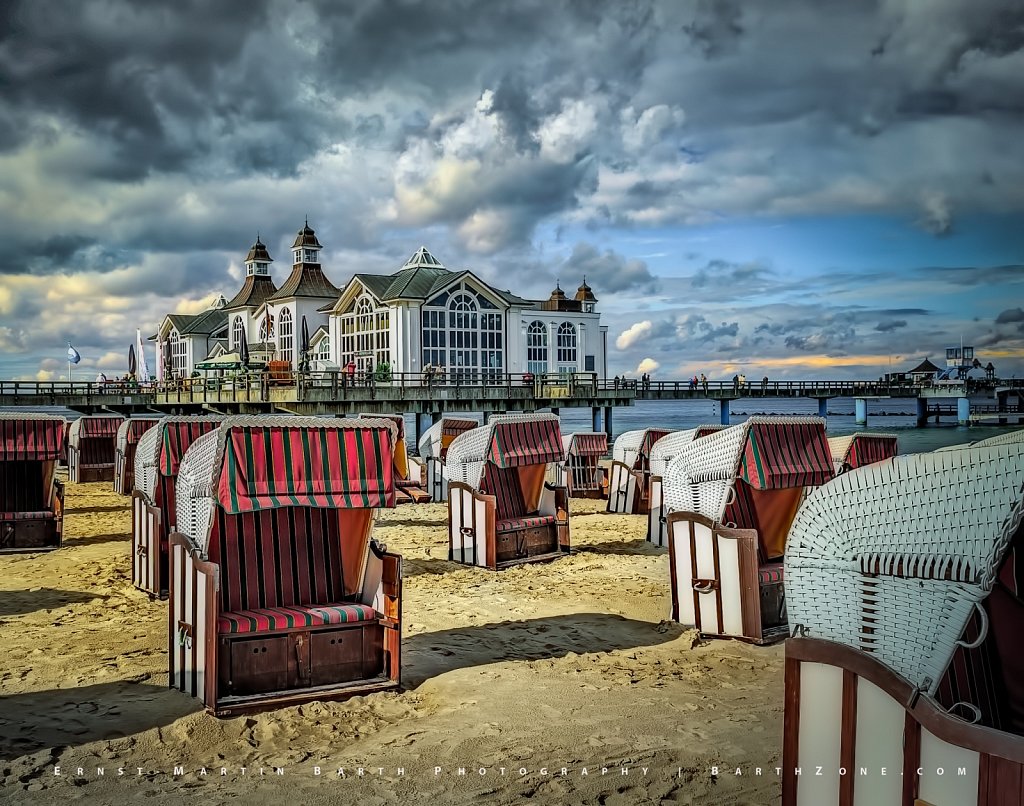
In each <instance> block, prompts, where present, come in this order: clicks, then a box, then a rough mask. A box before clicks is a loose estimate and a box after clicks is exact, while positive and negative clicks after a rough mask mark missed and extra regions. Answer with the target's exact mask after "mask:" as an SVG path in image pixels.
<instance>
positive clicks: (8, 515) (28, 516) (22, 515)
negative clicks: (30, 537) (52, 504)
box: [0, 509, 57, 521]
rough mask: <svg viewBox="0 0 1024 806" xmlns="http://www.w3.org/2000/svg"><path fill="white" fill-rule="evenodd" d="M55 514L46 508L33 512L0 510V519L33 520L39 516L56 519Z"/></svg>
mask: <svg viewBox="0 0 1024 806" xmlns="http://www.w3.org/2000/svg"><path fill="white" fill-rule="evenodd" d="M56 517H57V516H56V515H55V514H54V513H53V512H51V511H50V510H48V509H42V510H38V511H35V512H0V521H35V520H39V519H40V518H47V519H56Z"/></svg>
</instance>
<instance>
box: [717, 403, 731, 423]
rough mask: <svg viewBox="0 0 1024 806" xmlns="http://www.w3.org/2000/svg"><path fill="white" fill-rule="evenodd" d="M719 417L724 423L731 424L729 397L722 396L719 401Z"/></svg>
mask: <svg viewBox="0 0 1024 806" xmlns="http://www.w3.org/2000/svg"><path fill="white" fill-rule="evenodd" d="M718 419H719V422H720V423H721V424H722V425H729V399H728V398H722V399H721V400H719V401H718Z"/></svg>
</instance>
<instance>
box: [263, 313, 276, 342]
mask: <svg viewBox="0 0 1024 806" xmlns="http://www.w3.org/2000/svg"><path fill="white" fill-rule="evenodd" d="M273 340H274V320H273V319H271V318H270V317H269V316H264V317H263V319H262V320H261V321H260V341H261V342H263V343H266V342H268V341H273Z"/></svg>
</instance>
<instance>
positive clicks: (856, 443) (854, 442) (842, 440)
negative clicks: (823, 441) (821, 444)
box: [828, 431, 899, 475]
mask: <svg viewBox="0 0 1024 806" xmlns="http://www.w3.org/2000/svg"><path fill="white" fill-rule="evenodd" d="M828 447H829V450H831V451H832V464H833V466H834V467H835V471H836V475H839V474H840V473H845V472H846V471H847V470H853V469H854V468H857V467H863V466H864V465H870V464H872V463H873V462H881V461H884V460H885V459H892V457H894V456H895V455H896V454H897V453H899V449H898V445H897V436H896V435H895V434H876V433H871V432H868V431H858V432H856V433H854V434H848V435H847V436H844V437H829V438H828Z"/></svg>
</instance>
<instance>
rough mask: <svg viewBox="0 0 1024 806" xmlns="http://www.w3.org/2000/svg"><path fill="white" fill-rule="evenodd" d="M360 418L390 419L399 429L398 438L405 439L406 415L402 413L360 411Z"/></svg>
mask: <svg viewBox="0 0 1024 806" xmlns="http://www.w3.org/2000/svg"><path fill="white" fill-rule="evenodd" d="M359 419H360V420H390V421H391V422H393V423H394V424H395V428H397V429H398V439H405V417H403V416H402V415H401V414H368V413H366V412H360V414H359Z"/></svg>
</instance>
